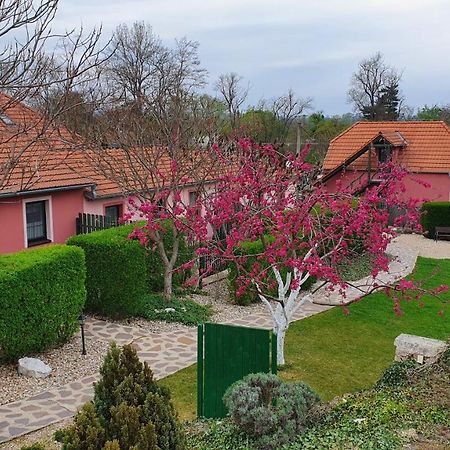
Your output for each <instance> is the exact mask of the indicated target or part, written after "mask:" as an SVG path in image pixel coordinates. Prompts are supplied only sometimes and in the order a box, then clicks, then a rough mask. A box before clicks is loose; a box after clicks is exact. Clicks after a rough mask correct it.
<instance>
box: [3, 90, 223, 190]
mask: <svg viewBox="0 0 450 450" xmlns="http://www.w3.org/2000/svg"><path fill="white" fill-rule="evenodd" d="M1 114H6V115H7V118H9V119H11V120H12V121H13V122H14V124H13V125H7V124H6V123H5V122H3V121H2V119H1V117H2V116H1ZM14 158H17V162H16V163H15V164H14V165H13V167H12V169H10V170H5V168H7V165H8V164H9V162H10V161H11V159H14ZM142 161H145V162H147V164H148V165H149V166H150V168H149V167H145V166H144V164H143V163H142ZM199 161H203V162H204V157H203V156H202V155H201V154H198V155H197V157H195V158H194V159H193V160H192V164H190V165H189V164H188V165H189V166H190V167H187V166H186V167H185V172H186V173H185V174H183V176H184V175H185V180H186V181H185V183H186V184H189V182H190V180H191V181H192V180H193V179H194V178H195V177H194V173H195V172H197V173H196V175H197V176H201V177H203V178H204V179H209V180H211V179H212V177H213V176H214V172H215V171H214V170H213V167H212V165H211V164H209V165H208V164H199ZM152 167H153V168H154V170H155V172H154V173H152V172H151V170H152V169H151V168H152ZM0 169H2V170H0V195H5V194H6V195H13V194H15V193H23V192H30V191H34V190H40V189H58V188H86V187H87V185H91V186H92V187H95V196H96V197H112V196H118V195H121V194H123V193H124V192H126V191H128V192H133V191H140V190H143V189H144V185H145V187H146V188H150V189H152V188H156V187H161V186H158V184H161V183H165V182H166V181H165V180H168V179H169V173H170V158H169V155H168V152H167V151H165V150H164V149H163V148H159V149H156V148H155V149H135V150H133V151H128V152H124V151H123V150H122V149H105V150H103V151H101V152H100V151H99V152H95V151H93V150H92V149H86V146H85V145H84V143H83V142H82V141H81V140H80V138H79V137H77V136H76V135H73V134H72V133H70V132H69V131H68V130H67V129H65V128H64V127H58V128H56V127H54V126H52V125H51V124H49V123H48V121H47V120H46V119H45V117H43V116H42V115H41V114H39V113H37V112H36V111H33V110H32V109H30V108H29V107H27V106H26V105H24V104H23V103H20V102H15V101H13V100H12V99H11V98H10V97H8V96H7V95H4V94H2V93H0ZM2 172H3V174H4V173H8V176H7V177H6V178H5V177H4V176H2ZM202 172H203V173H202ZM207 172H208V173H207ZM133 180H135V182H134V183H133Z"/></svg>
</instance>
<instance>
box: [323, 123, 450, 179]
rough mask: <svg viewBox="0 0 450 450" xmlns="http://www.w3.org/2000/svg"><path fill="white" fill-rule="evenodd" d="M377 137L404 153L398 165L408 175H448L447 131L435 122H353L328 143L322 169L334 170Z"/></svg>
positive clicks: (449, 135) (449, 132)
mask: <svg viewBox="0 0 450 450" xmlns="http://www.w3.org/2000/svg"><path fill="white" fill-rule="evenodd" d="M380 135H381V136H383V137H384V138H385V139H386V140H388V141H389V142H390V143H391V144H392V145H393V146H394V147H399V148H403V149H404V150H403V151H401V152H399V153H398V162H399V163H401V164H404V165H405V166H406V167H407V168H408V169H409V170H410V171H412V172H429V173H448V172H450V129H449V128H448V126H447V125H446V124H445V123H444V122H437V121H436V122H426V121H411V122H356V123H355V124H353V125H352V126H350V127H349V128H347V129H346V130H344V131H343V132H342V133H341V134H340V135H338V136H336V137H335V138H334V139H333V140H332V141H331V142H330V145H329V148H328V152H327V155H326V157H325V161H324V165H323V167H324V169H325V170H333V169H335V168H336V167H338V166H339V165H340V164H342V163H344V162H345V161H346V160H348V159H349V158H350V157H351V156H352V155H354V154H356V153H357V152H359V151H360V150H361V149H363V148H364V147H366V146H367V145H368V144H370V143H371V142H372V141H373V140H374V139H376V137H377V136H380Z"/></svg>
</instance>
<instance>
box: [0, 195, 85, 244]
mask: <svg viewBox="0 0 450 450" xmlns="http://www.w3.org/2000/svg"><path fill="white" fill-rule="evenodd" d="M83 197H84V194H83V191H82V190H73V191H62V192H54V193H51V194H43V195H27V196H23V197H18V198H13V199H3V200H0V253H10V252H16V251H19V250H23V249H24V248H26V247H27V243H26V227H25V202H27V201H36V200H46V201H47V205H48V209H49V214H48V219H49V220H47V233H48V237H49V239H50V240H51V241H52V242H53V243H64V242H65V241H66V239H67V238H68V237H69V236H72V235H73V234H75V232H76V229H75V219H76V217H77V215H78V213H79V212H82V211H83Z"/></svg>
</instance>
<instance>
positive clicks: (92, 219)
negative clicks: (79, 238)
mask: <svg viewBox="0 0 450 450" xmlns="http://www.w3.org/2000/svg"><path fill="white" fill-rule="evenodd" d="M118 225H119V224H118V222H117V220H116V219H113V218H112V217H107V216H101V215H98V214H86V213H79V214H78V217H77V218H76V230H77V234H87V233H92V232H93V231H99V230H106V229H107V228H112V227H117V226H118Z"/></svg>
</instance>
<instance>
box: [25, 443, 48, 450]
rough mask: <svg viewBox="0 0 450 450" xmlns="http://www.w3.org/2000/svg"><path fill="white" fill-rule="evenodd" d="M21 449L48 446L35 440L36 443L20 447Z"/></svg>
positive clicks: (43, 449)
mask: <svg viewBox="0 0 450 450" xmlns="http://www.w3.org/2000/svg"><path fill="white" fill-rule="evenodd" d="M20 450H46V447H45V445H44V444H41V443H39V442H35V443H34V444H31V445H24V446H22V447H20Z"/></svg>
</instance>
